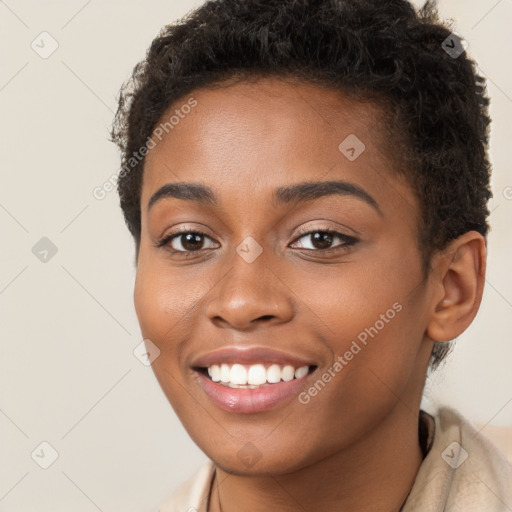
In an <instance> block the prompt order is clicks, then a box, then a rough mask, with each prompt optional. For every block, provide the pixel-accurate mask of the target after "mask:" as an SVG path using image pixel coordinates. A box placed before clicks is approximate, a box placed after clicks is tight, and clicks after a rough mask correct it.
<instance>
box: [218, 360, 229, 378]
mask: <svg viewBox="0 0 512 512" xmlns="http://www.w3.org/2000/svg"><path fill="white" fill-rule="evenodd" d="M229 373H230V368H229V366H228V365H227V364H223V365H221V367H220V381H221V382H229Z"/></svg>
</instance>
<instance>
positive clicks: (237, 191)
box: [134, 79, 432, 474]
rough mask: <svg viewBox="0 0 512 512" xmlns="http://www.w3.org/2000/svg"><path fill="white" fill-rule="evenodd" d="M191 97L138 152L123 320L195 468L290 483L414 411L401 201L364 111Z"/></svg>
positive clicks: (339, 104)
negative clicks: (194, 455) (127, 316)
mask: <svg viewBox="0 0 512 512" xmlns="http://www.w3.org/2000/svg"><path fill="white" fill-rule="evenodd" d="M191 97H192V98H193V99H190V98H188V97H187V98H185V99H184V100H183V101H182V102H181V103H179V104H176V105H174V106H173V107H172V108H171V109H169V111H168V113H166V115H165V116H164V120H168V118H170V116H171V115H173V113H175V112H176V110H178V111H179V112H181V114H182V115H180V116H179V122H177V123H175V124H173V128H172V129H168V132H167V133H165V132H164V136H163V137H161V141H158V138H155V140H156V141H157V144H156V146H155V147H154V148H153V149H151V150H150V152H149V154H148V156H147V157H146V163H145V170H144V177H143V185H142V194H141V214H142V223H141V228H142V234H141V244H140V252H139V259H138V267H137V278H136V285H135V293H134V299H135V307H136V312H137V316H138V319H139V323H140V327H141V331H142V334H143V336H144V338H146V339H149V340H151V343H152V344H154V345H156V346H157V347H158V349H159V350H160V355H159V356H158V357H157V358H156V359H155V360H154V362H153V370H154V372H155V375H156V377H157V379H158V381H159V383H160V385H161V387H162V389H163V391H164V393H165V394H166V396H167V398H168V399H169V401H170V402H171V404H172V406H173V408H174V409H175V411H176V413H177V415H178V416H179V418H180V420H181V421H182V422H183V424H184V426H185V428H186V429H187V431H188V432H189V434H190V436H191V437H192V438H193V440H194V441H195V442H196V443H197V444H198V446H199V447H200V448H201V449H202V450H203V451H204V452H205V453H206V454H207V455H208V457H210V458H211V459H212V460H213V461H214V462H215V463H216V464H217V465H218V466H219V467H222V468H226V470H228V471H231V472H237V473H240V474H264V473H265V472H271V473H272V474H283V473H287V472H291V471H294V470H297V469H299V468H302V467H306V466H308V465H311V464H313V463H315V462H318V461H319V460H321V459H322V458H325V457H328V456H329V455H330V454H333V453H337V452H340V450H345V449H346V450H348V449H350V446H353V445H355V444H356V443H357V442H358V440H360V439H361V438H363V437H364V436H365V435H367V434H368V433H369V432H371V431H373V430H374V429H376V428H378V427H379V425H380V424H381V422H382V421H383V418H385V417H387V416H388V415H389V414H390V413H391V411H394V410H395V409H396V407H395V406H396V405H397V403H398V402H399V401H401V402H403V403H406V404H411V407H414V406H418V405H419V399H420V396H421V392H422V387H423V383H424V379H425V371H426V367H427V363H428V357H429V353H430V349H431V348H432V345H429V342H428V340H427V339H426V336H425V334H424V333H425V326H426V324H427V322H428V318H427V316H428V309H429V303H430V302H429V301H430V291H429V283H428V280H424V279H423V272H422V265H421V257H420V252H419V250H418V244H417V240H418V228H417V226H418V219H419V213H418V211H419V210H418V204H417V202H416V199H415V196H414V194H413V192H412V189H411V188H410V187H409V186H408V185H407V184H406V183H404V182H403V180H401V179H400V178H399V177H398V175H397V174H396V172H395V171H396V169H394V163H393V153H392V152H393V151H395V150H399V148H395V147H393V142H392V141H386V140H385V136H384V132H383V130H381V129H380V127H379V123H378V113H379V111H378V109H377V107H376V106H374V105H372V104H370V103H364V104H363V103H358V102H355V101H354V100H351V99H348V98H346V97H343V96H341V95H340V93H338V92H335V91H332V90H325V89H322V88H320V87H318V86H313V85H306V84H297V83H295V84H291V83H285V82H282V81H278V80H276V79H261V80H260V81H258V82H256V83H252V84H248V83H239V84H235V85H230V86H226V87H222V88H216V89H213V90H197V91H194V93H193V94H191ZM194 102H196V103H194ZM185 104H189V105H194V106H193V108H190V109H188V108H183V105H185ZM185 112H186V114H185ZM174 121H176V120H174ZM178 183H179V184H181V188H180V187H177V186H176V184H178ZM190 184H192V185H193V186H194V187H195V188H191V186H190ZM305 184H306V185H305ZM187 186H188V188H187ZM244 383H245V384H244ZM412 410H414V409H412Z"/></svg>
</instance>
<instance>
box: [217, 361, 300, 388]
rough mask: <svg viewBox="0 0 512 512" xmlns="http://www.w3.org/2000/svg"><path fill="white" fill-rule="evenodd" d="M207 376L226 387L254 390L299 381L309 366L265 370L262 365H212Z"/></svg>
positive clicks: (277, 366) (273, 367) (287, 366)
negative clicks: (264, 386) (259, 387)
mask: <svg viewBox="0 0 512 512" xmlns="http://www.w3.org/2000/svg"><path fill="white" fill-rule="evenodd" d="M207 370H208V375H209V376H210V378H211V379H212V381H213V382H220V383H222V384H225V385H227V386H230V387H233V388H236V387H246V388H251V389H253V388H255V387H258V386H262V385H268V384H277V383H278V382H281V381H284V382H289V381H291V380H293V379H294V378H295V379H300V378H301V377H305V376H306V375H307V374H308V373H309V366H301V367H300V368H297V369H295V368H294V367H293V366H291V365H285V366H284V367H281V366H279V365H278V364H272V365H270V366H269V367H268V368H265V366H264V365H263V364H253V365H250V366H243V365H241V364H238V363H237V364H233V365H229V364H225V363H224V364H221V365H217V364H214V365H212V366H209V367H208V368H207Z"/></svg>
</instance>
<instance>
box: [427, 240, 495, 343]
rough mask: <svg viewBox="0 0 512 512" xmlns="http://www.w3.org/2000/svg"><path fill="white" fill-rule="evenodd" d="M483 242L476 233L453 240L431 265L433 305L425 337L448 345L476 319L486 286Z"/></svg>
mask: <svg viewBox="0 0 512 512" xmlns="http://www.w3.org/2000/svg"><path fill="white" fill-rule="evenodd" d="M486 254H487V251H486V243H485V238H484V237H483V236H482V235H481V234H480V233H477V232H476V231H469V232H468V233H464V234H463V235H461V236H460V237H459V238H457V239H455V240H452V241H451V242H450V243H449V244H448V246H447V247H446V249H444V250H443V251H442V252H441V253H439V254H438V255H437V257H436V258H435V260H434V261H433V270H432V273H433V275H432V276H431V277H432V278H433V286H434V292H433V295H432V297H433V302H432V312H431V316H430V320H429V322H428V324H427V334H428V336H429V337H430V338H431V339H433V340H435V341H450V340H453V339H454V338H456V337H457V336H459V335H460V334H462V333H463V332H464V331H465V330H466V329H467V328H468V326H469V325H470V324H471V322H472V321H473V319H474V318H475V316H476V313H477V311H478V308H479V307H480V302H481V301H482V293H483V288H484V282H485V267H486Z"/></svg>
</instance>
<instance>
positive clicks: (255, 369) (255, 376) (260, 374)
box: [247, 364, 267, 385]
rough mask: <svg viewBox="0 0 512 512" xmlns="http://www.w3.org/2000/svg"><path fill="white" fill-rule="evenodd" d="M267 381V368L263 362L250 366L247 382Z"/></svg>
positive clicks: (259, 382)
mask: <svg viewBox="0 0 512 512" xmlns="http://www.w3.org/2000/svg"><path fill="white" fill-rule="evenodd" d="M265 382H267V370H265V367H264V366H263V365H262V364H253V365H252V366H251V367H250V368H249V372H248V375H247V383H248V384H252V385H258V384H265Z"/></svg>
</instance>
